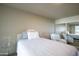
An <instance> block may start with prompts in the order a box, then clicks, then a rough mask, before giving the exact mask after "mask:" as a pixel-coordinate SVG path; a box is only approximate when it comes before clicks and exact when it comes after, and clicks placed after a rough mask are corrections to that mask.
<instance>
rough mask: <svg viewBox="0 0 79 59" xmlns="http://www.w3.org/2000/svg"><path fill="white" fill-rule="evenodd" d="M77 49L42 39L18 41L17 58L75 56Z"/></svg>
mask: <svg viewBox="0 0 79 59" xmlns="http://www.w3.org/2000/svg"><path fill="white" fill-rule="evenodd" d="M77 52H78V51H77V49H76V48H75V47H73V46H70V45H67V44H64V43H61V42H57V41H53V40H48V39H44V38H39V39H33V40H19V41H18V44H17V55H18V56H75V55H77Z"/></svg>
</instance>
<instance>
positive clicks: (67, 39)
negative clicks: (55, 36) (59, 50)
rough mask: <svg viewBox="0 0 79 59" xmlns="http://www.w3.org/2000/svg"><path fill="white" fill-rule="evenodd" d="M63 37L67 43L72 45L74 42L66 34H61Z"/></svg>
mask: <svg viewBox="0 0 79 59" xmlns="http://www.w3.org/2000/svg"><path fill="white" fill-rule="evenodd" d="M63 37H64V39H65V40H66V41H67V42H68V43H73V42H74V39H73V38H72V37H71V36H70V35H68V34H63Z"/></svg>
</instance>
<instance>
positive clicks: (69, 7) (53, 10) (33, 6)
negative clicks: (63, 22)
mask: <svg viewBox="0 0 79 59" xmlns="http://www.w3.org/2000/svg"><path fill="white" fill-rule="evenodd" d="M4 5H7V6H10V7H14V8H18V9H21V10H24V11H26V12H30V13H32V14H35V15H39V16H43V17H47V18H52V19H60V18H64V17H69V16H75V15H79V3H69V4H68V3H12V4H11V3H9V4H8V3H6V4H4Z"/></svg>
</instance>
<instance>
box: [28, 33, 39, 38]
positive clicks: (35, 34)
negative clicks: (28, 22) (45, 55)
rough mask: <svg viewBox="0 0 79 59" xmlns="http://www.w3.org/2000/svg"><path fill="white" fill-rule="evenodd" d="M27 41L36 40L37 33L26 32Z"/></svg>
mask: <svg viewBox="0 0 79 59" xmlns="http://www.w3.org/2000/svg"><path fill="white" fill-rule="evenodd" d="M27 35H28V39H36V38H39V33H38V32H27Z"/></svg>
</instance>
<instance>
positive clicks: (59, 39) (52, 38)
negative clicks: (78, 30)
mask: <svg viewBox="0 0 79 59" xmlns="http://www.w3.org/2000/svg"><path fill="white" fill-rule="evenodd" d="M51 40H55V41H59V42H62V43H67V42H66V40H64V39H61V37H60V35H59V34H51Z"/></svg>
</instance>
